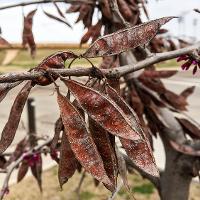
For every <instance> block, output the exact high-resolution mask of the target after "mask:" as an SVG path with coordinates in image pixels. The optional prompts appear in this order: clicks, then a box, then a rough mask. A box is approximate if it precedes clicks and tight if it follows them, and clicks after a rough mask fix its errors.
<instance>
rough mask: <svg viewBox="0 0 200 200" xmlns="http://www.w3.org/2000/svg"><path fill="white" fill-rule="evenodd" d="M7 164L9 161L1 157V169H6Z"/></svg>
mask: <svg viewBox="0 0 200 200" xmlns="http://www.w3.org/2000/svg"><path fill="white" fill-rule="evenodd" d="M6 162H7V160H6V159H5V156H3V155H0V169H4V166H5V164H6Z"/></svg>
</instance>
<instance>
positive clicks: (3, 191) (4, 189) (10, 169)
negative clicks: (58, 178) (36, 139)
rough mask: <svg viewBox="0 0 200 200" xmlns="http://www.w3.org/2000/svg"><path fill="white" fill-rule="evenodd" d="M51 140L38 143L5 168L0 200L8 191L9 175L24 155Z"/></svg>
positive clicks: (28, 154)
mask: <svg viewBox="0 0 200 200" xmlns="http://www.w3.org/2000/svg"><path fill="white" fill-rule="evenodd" d="M51 140H52V139H47V140H46V141H45V142H44V143H42V144H39V145H37V146H35V147H34V148H33V149H31V150H29V151H28V152H26V153H24V154H22V156H21V157H19V158H18V159H17V160H16V161H15V162H13V163H12V164H11V165H10V166H9V167H8V169H6V170H7V174H6V177H5V179H4V183H3V187H2V189H1V191H0V200H2V199H3V197H4V195H5V194H6V192H7V191H8V184H9V180H10V176H11V174H12V172H13V171H14V169H15V168H16V167H17V166H18V165H19V164H20V163H21V162H22V161H23V159H24V158H25V157H27V156H30V155H33V154H34V153H36V152H38V151H39V150H40V149H42V148H43V147H44V146H46V145H47V144H49V142H51Z"/></svg>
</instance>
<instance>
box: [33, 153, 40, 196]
mask: <svg viewBox="0 0 200 200" xmlns="http://www.w3.org/2000/svg"><path fill="white" fill-rule="evenodd" d="M36 156H37V161H36V160H33V163H32V165H31V166H30V167H31V173H32V175H33V176H34V177H35V179H36V181H37V184H38V186H39V189H40V191H41V192H42V156H41V154H36Z"/></svg>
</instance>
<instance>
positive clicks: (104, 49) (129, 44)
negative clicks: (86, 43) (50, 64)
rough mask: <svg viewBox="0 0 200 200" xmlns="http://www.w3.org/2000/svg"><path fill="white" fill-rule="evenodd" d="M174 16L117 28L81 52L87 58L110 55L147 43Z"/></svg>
mask: <svg viewBox="0 0 200 200" xmlns="http://www.w3.org/2000/svg"><path fill="white" fill-rule="evenodd" d="M173 18H174V17H163V18H160V19H156V20H152V21H149V22H147V23H143V24H140V25H137V26H133V27H130V28H126V29H122V30H119V31H117V32H115V33H112V34H108V35H105V36H103V37H101V38H99V39H98V40H96V41H95V42H94V43H93V44H92V45H91V46H90V47H89V49H88V50H87V51H86V52H85V53H84V54H83V56H85V57H87V58H93V57H101V56H111V55H116V54H120V53H122V52H124V51H127V50H129V49H133V48H136V47H138V46H142V45H144V44H146V43H148V42H149V41H150V40H151V39H152V38H154V37H155V35H156V33H157V31H158V30H159V29H160V27H161V26H162V25H164V24H165V23H167V22H168V21H170V20H171V19H173Z"/></svg>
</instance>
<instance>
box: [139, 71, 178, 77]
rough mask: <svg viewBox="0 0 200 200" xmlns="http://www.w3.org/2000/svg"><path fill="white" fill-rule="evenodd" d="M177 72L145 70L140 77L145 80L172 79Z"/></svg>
mask: <svg viewBox="0 0 200 200" xmlns="http://www.w3.org/2000/svg"><path fill="white" fill-rule="evenodd" d="M177 72H178V71H177V70H159V71H154V70H144V72H143V73H142V74H141V75H140V76H142V77H143V78H144V79H145V78H146V77H147V78H170V77H171V76H174V75H175V74H177Z"/></svg>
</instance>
